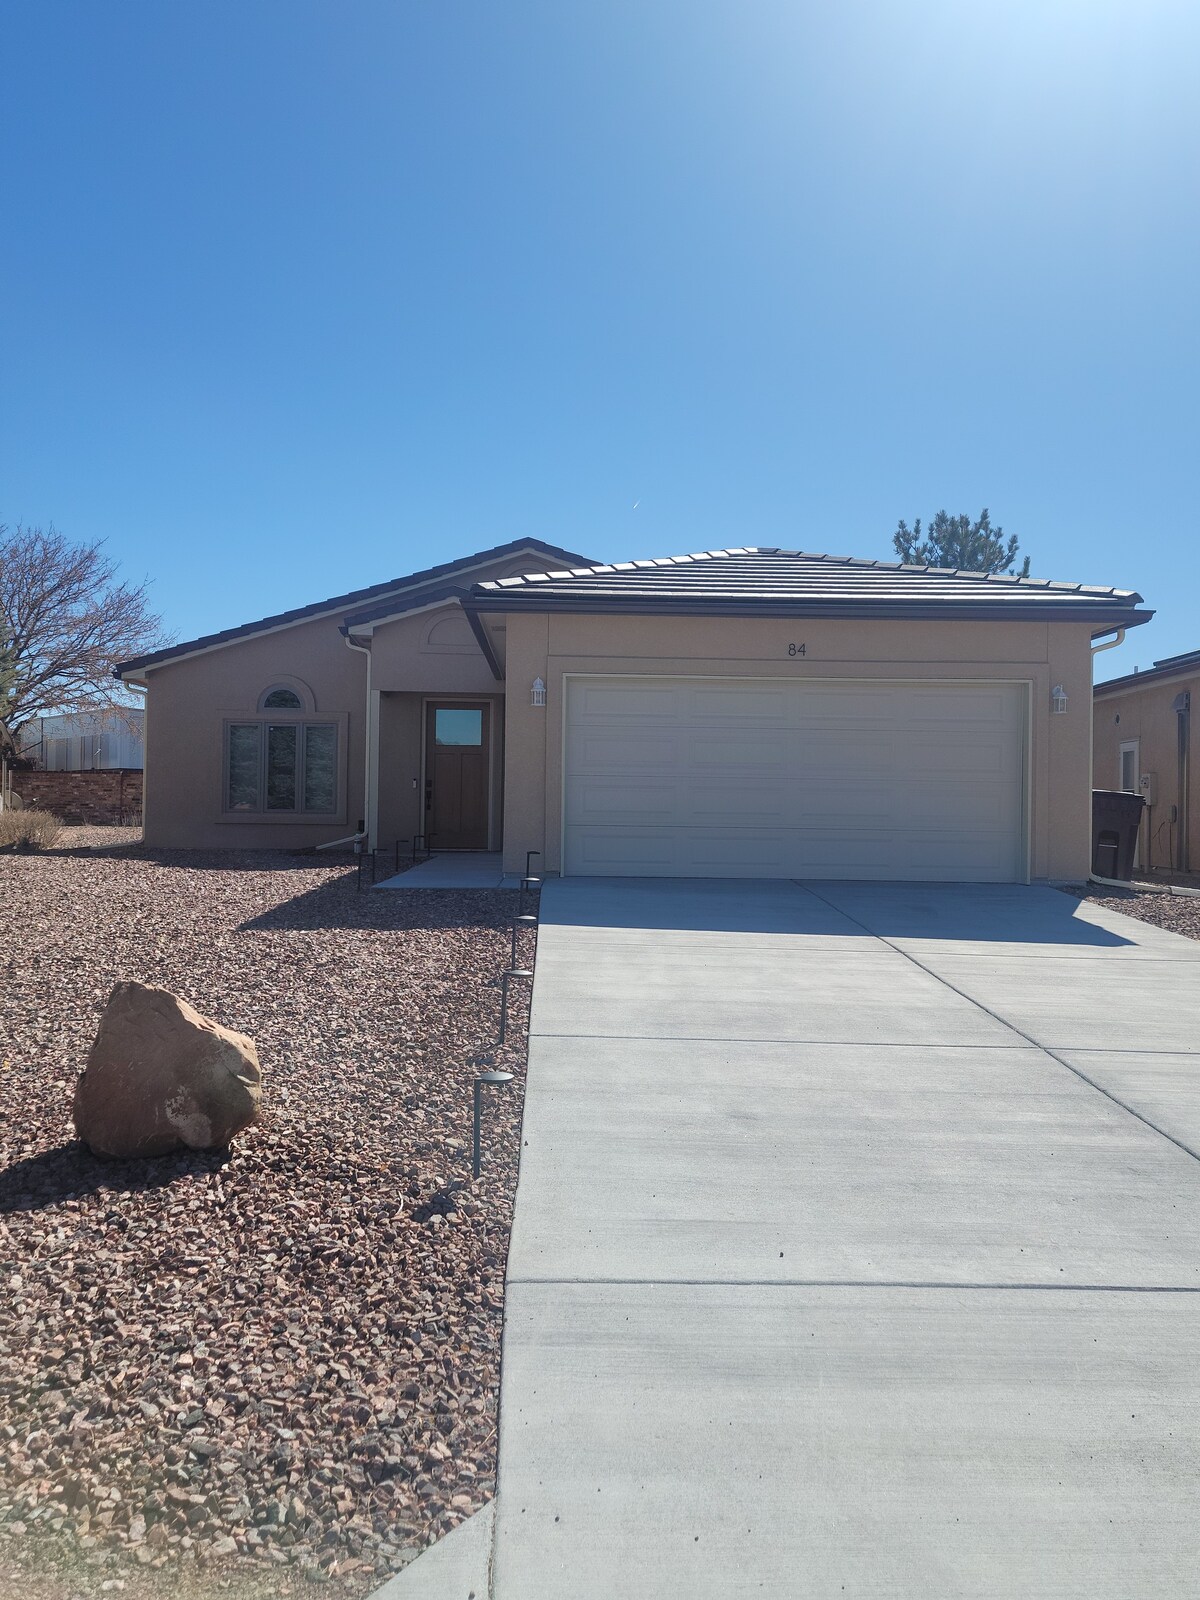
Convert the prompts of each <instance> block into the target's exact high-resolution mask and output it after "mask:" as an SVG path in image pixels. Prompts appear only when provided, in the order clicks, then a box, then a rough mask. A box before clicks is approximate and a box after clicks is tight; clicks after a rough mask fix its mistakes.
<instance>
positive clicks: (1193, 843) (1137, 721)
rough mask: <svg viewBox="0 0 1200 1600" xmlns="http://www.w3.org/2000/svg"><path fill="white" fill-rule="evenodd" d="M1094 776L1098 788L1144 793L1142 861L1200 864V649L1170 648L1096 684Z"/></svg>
mask: <svg viewBox="0 0 1200 1600" xmlns="http://www.w3.org/2000/svg"><path fill="white" fill-rule="evenodd" d="M1093 704H1094V735H1093V757H1092V760H1093V778H1094V782H1095V785H1096V788H1097V789H1127V790H1129V791H1131V792H1133V793H1139V792H1140V793H1141V794H1142V795H1144V796H1145V799H1146V802H1147V809H1146V810H1145V812H1144V813H1143V815H1142V831H1141V837H1140V839H1139V863H1138V864H1139V865H1140V866H1145V867H1165V868H1169V869H1172V870H1174V871H1176V872H1187V871H1192V872H1194V871H1196V870H1197V869H1198V868H1200V752H1198V751H1197V749H1196V741H1195V738H1194V736H1193V725H1194V721H1195V718H1196V715H1197V709H1198V708H1200V650H1190V651H1188V653H1187V654H1186V655H1181V656H1168V657H1166V658H1165V659H1164V660H1162V661H1156V662H1155V663H1154V665H1153V667H1151V668H1150V669H1149V671H1147V672H1131V673H1129V674H1128V675H1127V676H1126V677H1123V678H1110V679H1109V681H1108V682H1107V683H1098V684H1097V685H1096V689H1095V694H1094V697H1093Z"/></svg>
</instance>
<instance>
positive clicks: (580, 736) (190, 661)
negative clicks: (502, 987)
mask: <svg viewBox="0 0 1200 1600" xmlns="http://www.w3.org/2000/svg"><path fill="white" fill-rule="evenodd" d="M1140 604H1141V596H1140V595H1137V594H1134V593H1132V592H1129V591H1126V590H1119V589H1111V588H1090V587H1087V586H1084V585H1081V584H1077V583H1050V582H1045V581H1040V580H1034V579H1029V578H1017V577H1010V576H1000V575H995V576H985V575H983V574H979V573H968V572H957V571H949V570H941V569H932V568H928V567H916V566H900V565H896V564H893V563H890V562H884V561H863V560H855V559H851V558H848V557H833V556H822V555H809V554H805V553H803V552H801V551H795V550H780V549H764V548H757V547H749V548H739V549H732V550H705V551H699V552H697V553H695V554H691V555H679V556H665V557H659V558H656V559H653V560H644V561H619V562H612V563H596V562H592V561H590V560H588V558H587V557H585V556H580V555H576V554H573V553H571V552H569V551H565V550H559V549H555V548H554V547H552V546H549V545H545V544H542V543H540V542H539V541H536V540H522V541H518V542H516V543H514V544H510V545H505V546H501V547H499V548H496V549H492V550H485V551H481V552H479V553H477V554H475V555H471V556H467V557H465V558H464V559H463V560H461V561H454V562H449V563H447V564H445V565H443V566H439V567H433V568H430V569H429V570H427V571H424V572H416V573H412V574H410V575H409V576H408V577H405V578H399V579H396V580H395V581H393V582H391V583H383V584H377V585H375V586H374V587H373V588H370V589H364V590H360V591H358V592H357V593H354V594H346V595H340V596H336V597H335V598H333V599H330V600H323V601H318V602H317V603H316V604H314V605H311V606H305V607H303V608H301V609H299V610H296V611H289V612H284V613H281V614H280V615H277V616H272V617H265V618H263V619H262V620H261V621H259V622H252V623H248V624H246V625H245V626H243V627H239V628H231V629H229V630H228V631H227V632H224V633H219V634H214V635H211V636H209V637H207V638H202V639H194V640H192V641H190V642H188V643H186V644H178V645H174V646H172V647H171V648H170V649H167V650H160V651H157V652H155V653H154V654H153V655H149V656H143V657H141V658H139V659H138V660H134V661H126V662H123V663H121V664H120V666H119V667H118V668H117V669H116V670H117V674H118V676H119V677H120V678H122V679H123V680H124V681H125V682H126V683H128V684H137V685H141V686H144V688H145V690H146V691H147V693H146V712H147V715H146V752H147V755H146V763H147V766H146V784H147V787H146V799H145V825H146V837H147V840H148V841H149V842H150V843H152V844H156V845H162V846H169V845H174V846H204V847H212V846H222V845H228V846H254V847H261V846H272V845H274V846H280V847H284V848H294V847H296V846H301V845H310V844H316V843H320V842H325V841H330V840H334V839H337V838H339V837H341V836H345V835H347V834H350V833H353V832H354V831H355V830H356V829H357V828H358V827H359V826H360V824H361V825H362V826H364V827H365V829H366V830H367V832H368V834H369V836H370V842H371V843H372V844H377V845H382V846H385V847H389V846H390V845H391V844H392V842H393V840H395V839H397V838H405V839H408V838H411V837H412V836H413V835H415V834H422V835H424V836H425V839H426V841H427V842H428V844H429V845H430V846H431V847H432V848H433V849H434V850H502V851H503V854H504V861H505V866H506V868H507V869H508V870H510V871H514V870H518V869H520V868H522V867H523V866H524V863H525V854H526V851H527V850H536V851H539V852H540V853H541V854H540V860H539V862H538V865H539V866H540V867H541V869H542V870H543V871H545V872H548V873H566V874H578V873H583V874H633V875H666V876H704V877H742V876H769V877H782V878H820V877H824V878H895V879H942V880H968V881H979V882H1025V881H1027V880H1028V879H1030V878H1034V879H1039V878H1043V879H1044V878H1062V877H1070V878H1080V877H1082V876H1084V875H1085V874H1086V872H1087V870H1088V865H1089V853H1090V852H1089V837H1090V820H1089V819H1090V789H1091V691H1092V655H1091V652H1092V646H1093V641H1094V640H1096V639H1097V638H1100V637H1102V636H1104V635H1106V634H1110V633H1112V632H1113V631H1114V630H1116V629H1118V628H1127V627H1131V626H1133V625H1135V624H1137V623H1140V622H1145V621H1147V620H1148V619H1149V617H1150V616H1151V615H1152V614H1153V613H1151V612H1148V611H1145V610H1142V609H1139V607H1140Z"/></svg>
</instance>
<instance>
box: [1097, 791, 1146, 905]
mask: <svg viewBox="0 0 1200 1600" xmlns="http://www.w3.org/2000/svg"><path fill="white" fill-rule="evenodd" d="M1145 804H1146V802H1145V801H1144V800H1143V799H1142V797H1141V795H1140V794H1126V793H1124V791H1122V790H1118V789H1093V790H1092V871H1093V872H1094V873H1095V874H1096V876H1097V877H1099V878H1119V879H1120V880H1121V882H1122V883H1128V882H1129V881H1130V879H1131V878H1132V877H1133V857H1134V853H1135V851H1136V850H1137V838H1138V828H1139V827H1140V826H1141V821H1142V808H1143V806H1144V805H1145Z"/></svg>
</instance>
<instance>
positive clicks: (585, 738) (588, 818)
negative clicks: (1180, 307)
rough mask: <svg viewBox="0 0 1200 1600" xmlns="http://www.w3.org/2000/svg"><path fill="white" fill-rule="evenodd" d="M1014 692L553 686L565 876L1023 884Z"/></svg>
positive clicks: (642, 681) (833, 682)
mask: <svg viewBox="0 0 1200 1600" xmlns="http://www.w3.org/2000/svg"><path fill="white" fill-rule="evenodd" d="M1028 695H1029V686H1028V684H1027V683H1025V682H1021V681H992V680H986V681H979V680H975V681H953V682H951V681H937V682H931V681H923V682H922V681H913V682H904V681H896V680H864V679H853V680H851V679H829V678H805V679H774V678H772V679H764V678H735V677H634V676H628V677H626V676H619V677H600V676H583V675H580V676H571V677H568V678H567V679H566V712H565V740H564V773H563V778H564V783H563V799H564V824H563V835H564V837H563V847H564V856H563V863H564V870H565V871H566V872H567V873H569V874H596V875H619V876H664V877H778V878H867V879H940V880H943V881H973V882H981V883H984V882H987V883H997V882H1014V881H1023V880H1024V879H1025V878H1026V877H1027V876H1028V870H1029V864H1028V847H1027V833H1028V829H1027V805H1028V802H1027V794H1026V791H1027V761H1028V758H1027V749H1026V746H1027V737H1026V727H1027V702H1028Z"/></svg>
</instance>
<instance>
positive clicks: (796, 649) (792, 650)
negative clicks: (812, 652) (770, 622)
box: [788, 644, 805, 656]
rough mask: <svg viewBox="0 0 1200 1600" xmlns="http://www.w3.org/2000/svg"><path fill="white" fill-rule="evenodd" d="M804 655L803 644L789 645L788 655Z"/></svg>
mask: <svg viewBox="0 0 1200 1600" xmlns="http://www.w3.org/2000/svg"><path fill="white" fill-rule="evenodd" d="M804 654H805V646H804V645H802V644H790V645H788V655H790V656H802V655H804Z"/></svg>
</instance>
